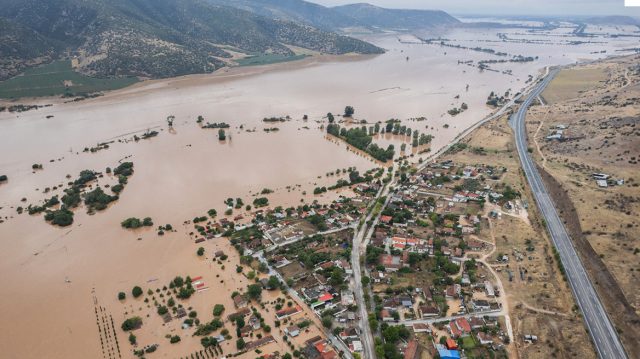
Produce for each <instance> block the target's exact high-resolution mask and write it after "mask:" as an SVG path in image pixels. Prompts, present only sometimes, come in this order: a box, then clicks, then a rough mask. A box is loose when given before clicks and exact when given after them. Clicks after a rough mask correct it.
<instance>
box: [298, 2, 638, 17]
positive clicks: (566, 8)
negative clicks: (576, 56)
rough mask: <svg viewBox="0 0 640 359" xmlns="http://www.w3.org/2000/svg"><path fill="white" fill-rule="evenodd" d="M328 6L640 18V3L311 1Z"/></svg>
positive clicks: (495, 13)
mask: <svg viewBox="0 0 640 359" xmlns="http://www.w3.org/2000/svg"><path fill="white" fill-rule="evenodd" d="M307 1H311V2H315V3H318V4H321V5H324V6H337V5H344V4H353V3H360V2H366V3H369V4H372V5H376V6H380V7H386V8H403V9H438V10H444V11H446V12H448V13H452V14H456V15H475V14H477V15H487V14H493V15H497V14H502V15H589V16H590V15H593V16H607V15H627V16H634V17H640V6H626V7H625V1H627V3H628V4H630V3H640V0H608V1H605V0H307Z"/></svg>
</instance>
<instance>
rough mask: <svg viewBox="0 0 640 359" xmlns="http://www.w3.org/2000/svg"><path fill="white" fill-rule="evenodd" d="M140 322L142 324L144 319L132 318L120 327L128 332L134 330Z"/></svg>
mask: <svg viewBox="0 0 640 359" xmlns="http://www.w3.org/2000/svg"><path fill="white" fill-rule="evenodd" d="M140 322H142V318H140V317H132V318H129V319H127V320H125V321H124V322H122V325H121V326H120V327H121V328H122V330H124V331H125V332H126V331H129V330H132V329H134V328H135V327H136V326H137V325H138V324H139V323H140Z"/></svg>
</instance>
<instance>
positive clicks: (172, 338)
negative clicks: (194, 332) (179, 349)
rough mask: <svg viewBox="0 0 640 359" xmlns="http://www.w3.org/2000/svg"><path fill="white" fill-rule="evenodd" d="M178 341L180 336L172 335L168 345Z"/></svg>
mask: <svg viewBox="0 0 640 359" xmlns="http://www.w3.org/2000/svg"><path fill="white" fill-rule="evenodd" d="M179 341H180V336H178V335H174V336H172V337H171V339H170V340H169V342H170V343H177V342H179Z"/></svg>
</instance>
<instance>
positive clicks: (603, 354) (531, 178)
mask: <svg viewBox="0 0 640 359" xmlns="http://www.w3.org/2000/svg"><path fill="white" fill-rule="evenodd" d="M560 70H561V69H556V70H554V71H553V72H551V74H550V75H549V76H547V77H546V78H545V79H544V80H543V81H542V82H541V83H540V84H539V85H538V87H537V88H536V89H535V90H534V91H533V93H532V94H531V96H529V97H528V98H527V99H526V100H525V101H524V102H523V104H522V106H520V109H519V110H518V112H517V113H516V114H515V115H513V116H512V117H511V119H510V120H509V125H510V126H511V127H512V128H513V130H514V131H515V135H516V147H517V149H518V154H519V156H520V161H521V162H522V167H523V169H524V171H525V174H526V178H527V181H528V182H529V185H530V186H531V190H532V192H533V196H534V198H535V200H536V204H537V206H538V208H539V209H540V212H541V213H542V216H543V217H544V219H545V220H546V222H547V229H548V231H549V234H550V235H551V239H552V240H553V243H554V245H555V246H556V248H557V250H558V252H560V258H561V260H562V263H563V265H564V268H565V270H566V276H567V278H568V280H569V285H570V286H571V291H572V292H573V295H574V297H575V299H576V302H577V304H578V306H579V307H580V310H581V311H582V314H583V315H582V317H583V319H584V322H585V324H586V326H587V329H588V331H589V334H590V335H591V338H592V339H593V343H594V346H595V348H596V352H597V354H598V356H599V357H600V358H603V359H627V358H629V356H628V355H627V353H626V351H625V349H624V347H623V346H622V342H621V341H620V339H619V338H618V334H617V332H616V330H615V329H614V327H613V324H612V323H611V321H610V320H609V317H608V316H607V312H606V310H605V308H604V306H603V304H602V302H601V301H600V298H599V297H598V293H597V292H596V290H595V288H594V286H593V283H591V280H590V278H589V275H588V274H587V272H586V270H585V268H584V265H583V264H582V261H581V260H580V258H579V257H578V253H577V251H576V249H575V248H574V246H573V243H572V242H571V238H569V235H568V234H567V231H566V229H565V227H564V225H563V223H562V220H561V219H560V217H559V216H558V212H557V211H556V209H555V207H554V206H553V202H552V201H551V197H550V196H549V193H548V192H547V190H546V188H545V186H544V184H543V182H542V179H541V178H540V175H539V174H538V171H537V170H536V167H535V166H534V164H533V161H532V160H531V157H530V156H529V153H528V150H527V140H526V137H525V125H524V124H525V122H524V121H525V117H526V113H527V109H528V108H529V105H530V104H531V101H532V100H533V99H534V98H536V97H537V96H539V95H540V93H541V92H542V90H544V88H545V87H546V86H547V85H548V84H549V82H550V81H551V79H553V77H554V76H555V75H556V74H557V73H558V71H560Z"/></svg>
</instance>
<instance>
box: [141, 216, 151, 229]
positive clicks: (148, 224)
mask: <svg viewBox="0 0 640 359" xmlns="http://www.w3.org/2000/svg"><path fill="white" fill-rule="evenodd" d="M142 225H143V226H145V227H151V226H153V221H152V220H151V217H145V218H144V219H143V220H142Z"/></svg>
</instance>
